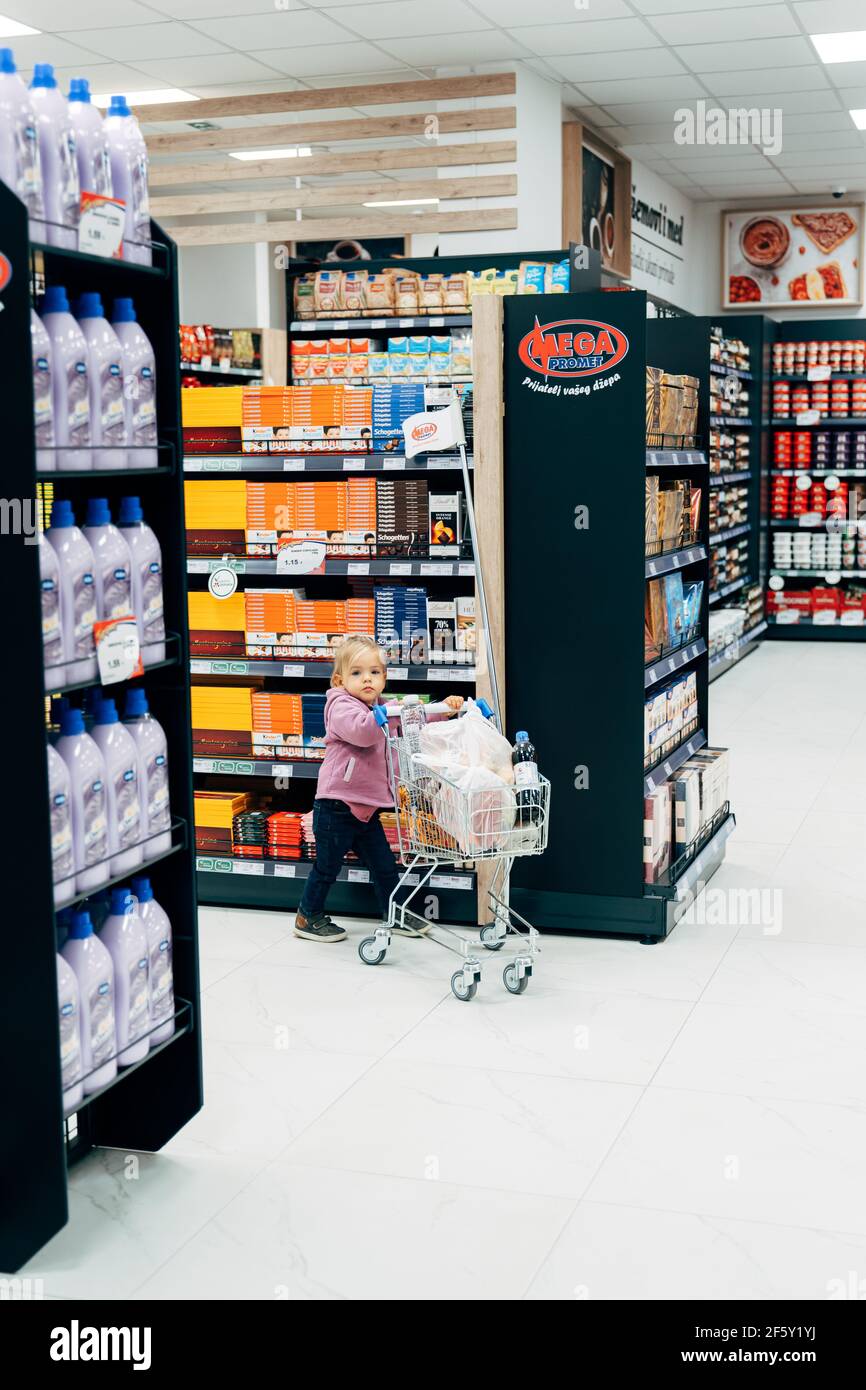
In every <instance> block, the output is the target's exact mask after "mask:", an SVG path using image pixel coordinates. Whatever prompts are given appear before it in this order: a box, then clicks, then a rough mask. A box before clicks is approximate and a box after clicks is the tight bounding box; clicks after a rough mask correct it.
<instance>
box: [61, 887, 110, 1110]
mask: <svg viewBox="0 0 866 1390" xmlns="http://www.w3.org/2000/svg"><path fill="white" fill-rule="evenodd" d="M60 954H61V956H62V957H63V959H64V960H65V961H66V962H67V964H68V965H70V966H71V967H72V969H73V970H74V971H75V978H76V979H77V980H78V1000H79V1016H80V1019H81V1066H82V1071H83V1083H84V1094H85V1095H86V1096H89V1095H91V1094H92V1092H93V1091H98V1090H99V1088H100V1087H101V1086H107V1085H108V1083H109V1081H113V1080H114V1078H115V1076H116V1075H117V1057H116V1055H115V1054H116V1052H117V1039H116V1032H115V1022H114V965H113V964H112V960H111V956H110V955H109V953H108V951H107V950H106V948H105V947H104V946H103V944H102V942H101V941H100V940H99V937H98V936H96V935H95V934H94V931H93V923H92V922H91V920H90V913H89V912H85V911H83V910H82V911H79V912H73V914H72V925H71V926H70V928H69V935H68V937H67V938H66V941H65V942H64V944H63V947H62V949H61V951H60Z"/></svg>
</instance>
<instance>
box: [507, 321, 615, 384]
mask: <svg viewBox="0 0 866 1390" xmlns="http://www.w3.org/2000/svg"><path fill="white" fill-rule="evenodd" d="M627 352H628V338H627V337H626V336H625V334H624V333H623V332H622V331H621V330H620V329H619V328H614V326H613V324H611V323H599V322H598V321H597V320H596V319H559V320H557V322H555V323H539V322H538V319H537V318H536V320H535V327H534V328H533V329H531V331H530V332H529V333H527V334H525V335H524V337H523V338H521V340H520V343H519V345H518V348H517V353H518V356H519V358H520V360H521V362H522V363H523V365H524V367H528V368H529V369H530V371H533V372H538V373H539V374H540V375H541V376H546V377H547V376H556V377H574V376H594V375H595V373H596V372H606V371H609V370H610V368H611V367H615V366H617V364H618V363H620V362H621V361H622V359H623V358H624V357H625V355H626V353H627Z"/></svg>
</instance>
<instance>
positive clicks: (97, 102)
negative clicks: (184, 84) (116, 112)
mask: <svg viewBox="0 0 866 1390" xmlns="http://www.w3.org/2000/svg"><path fill="white" fill-rule="evenodd" d="M124 96H125V97H126V100H127V101H128V102H129V104H130V106H159V105H160V104H161V103H162V102H166V101H200V100H201V97H194V96H193V95H192V92H182V91H181V89H180V87H163V88H162V90H161V91H158V92H124ZM90 100H91V101H92V102H93V105H94V106H110V105H111V95H110V94H106V93H105V92H99V93H98V95H96V96H92V97H91V98H90Z"/></svg>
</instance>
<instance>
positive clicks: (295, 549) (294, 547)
mask: <svg viewBox="0 0 866 1390" xmlns="http://www.w3.org/2000/svg"><path fill="white" fill-rule="evenodd" d="M325 554H326V549H325V542H324V541H300V542H298V543H297V544H291V545H283V546H281V547H280V549H279V550H278V551H277V566H276V569H277V574H313V573H314V572H315V571H316V570H317V569H320V568H321V567H322V565H323V564H324V562H325Z"/></svg>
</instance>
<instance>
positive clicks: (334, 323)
mask: <svg viewBox="0 0 866 1390" xmlns="http://www.w3.org/2000/svg"><path fill="white" fill-rule="evenodd" d="M471 327H472V315H471V313H463V314H419V315H413V316H411V317H409V318H398V317H396V316H395V317H386V318H354V319H293V320H292V322H291V323H290V324H289V332H290V333H292V334H293V335H294V336H295V337H296V338H297V337H305V338H317V337H321V335H322V334H323V333H378V332H380V331H382V332H384V331H385V330H387V329H394V328H410V329H412V330H413V331H416V330H417V331H423V330H424V329H425V328H426V329H428V330H429V329H431V328H471Z"/></svg>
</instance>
